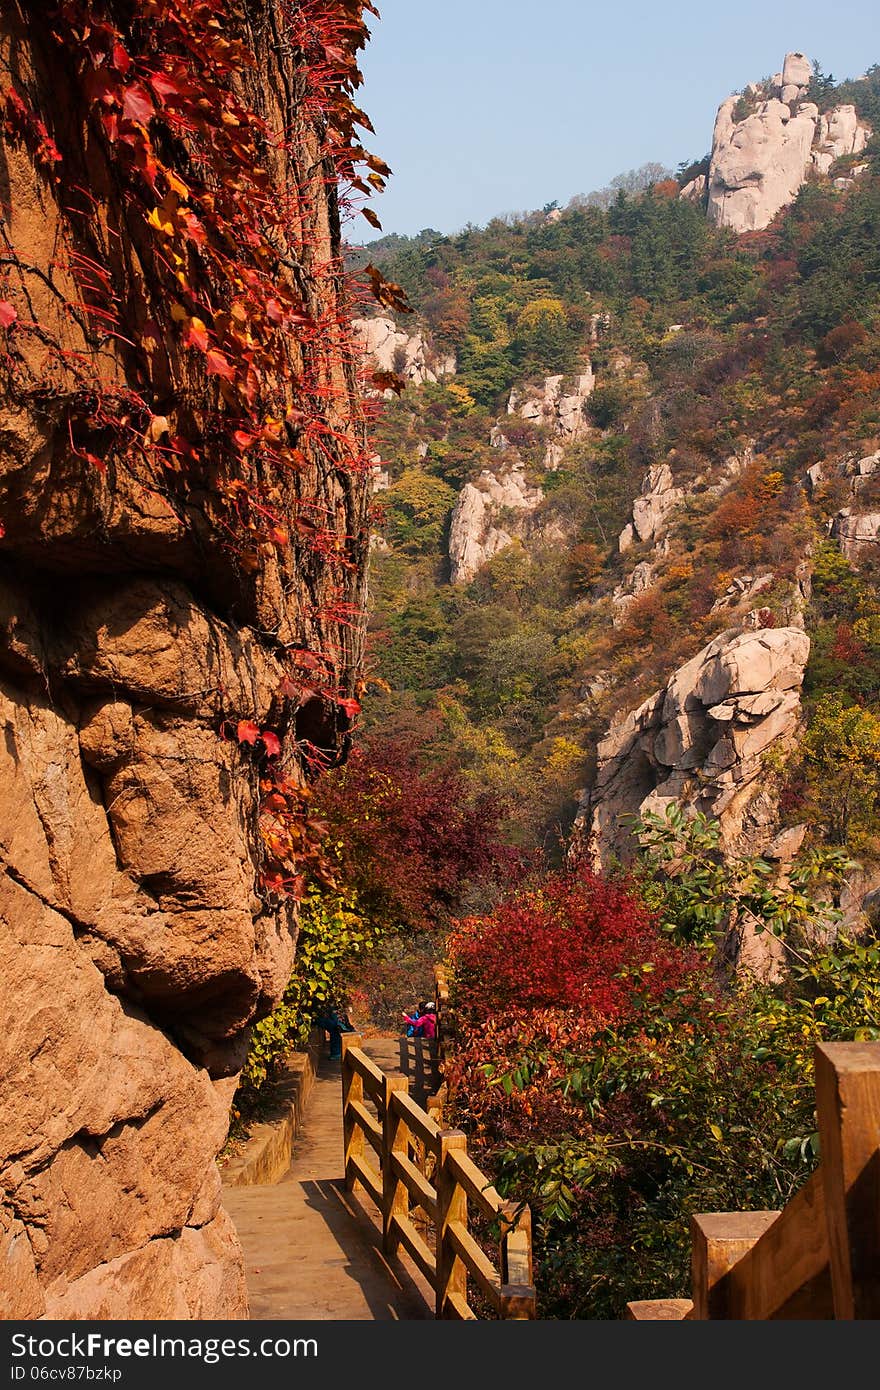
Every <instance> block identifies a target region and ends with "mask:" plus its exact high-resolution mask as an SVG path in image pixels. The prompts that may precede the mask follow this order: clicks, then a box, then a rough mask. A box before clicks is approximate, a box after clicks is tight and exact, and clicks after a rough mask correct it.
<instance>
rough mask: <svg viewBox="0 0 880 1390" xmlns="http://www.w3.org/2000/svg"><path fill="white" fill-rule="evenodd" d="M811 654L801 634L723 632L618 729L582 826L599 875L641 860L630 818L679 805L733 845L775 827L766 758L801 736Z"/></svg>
mask: <svg viewBox="0 0 880 1390" xmlns="http://www.w3.org/2000/svg"><path fill="white" fill-rule="evenodd" d="M809 651H810V641H809V638H808V637H807V636H806V635H805V633H803V632H802V631H800V629H798V628H793V627H789V628H770V629H765V630H762V631H758V632H744V633H738V634H735V633H732V632H727V633H722V634H721V635H720V636H718V637H716V638H715V640H714V641H712V642H710V643H709V645H708V646H707V647H705V648H704V649H703V650H702V651H701V652H700V653H699V654H698V655H697V656H695V657H693V658H692V660H690V661H689V662H687V663H686V664H685V665H684V666H682V667H680V668H679V670H678V671H676V672H675V674H674V676H673V677H672V679H671V680H670V681H669V683H668V685H667V686H666V687H665V688H664V689H663V690H659V691H657V692H656V694H654V695H652V696H650V698H649V699H647V700H646V701H645V702H644V704H642V705H641V706H640V707H639V708H638V709H637V710H634V711H633V712H632V713H631V714H629V715H628V716H627V718H626V719H624V720H623V722H622V723H620V724H617V725H614V726H612V728H611V729H609V731H608V733H607V734H606V736H605V738H604V739H602V741H601V742H600V743H599V748H598V755H599V763H598V770H597V773H596V780H595V786H594V787H593V788H592V789H591V790H590V791H589V792H588V793H587V794H586V796H585V799H584V801H583V803H582V805H581V809H580V812H579V814H578V820H577V824H578V826H579V828H580V830H581V833H582V834H583V835H584V836H585V837H586V839H587V841H588V843H589V846H590V850H591V853H592V856H593V859H594V862H595V863H596V865H597V866H598V867H607V865H608V863H609V861H610V860H611V858H612V856H617V857H619V858H622V859H623V860H624V861H626V860H628V859H631V857H632V852H633V841H632V832H631V826H630V822H629V821H628V819H626V818H627V817H630V816H637V815H639V814H641V813H643V812H645V811H648V810H651V811H659V812H661V813H662V810H663V807H664V806H665V805H666V804H668V803H669V802H670V801H680V802H687V803H691V804H693V805H694V806H696V807H697V809H699V810H701V811H703V812H705V813H706V814H707V815H711V816H713V817H717V818H718V819H719V820H720V822H721V827H722V833H723V837H724V841H725V843H726V844H728V845H731V846H733V845H736V844H737V843H738V842H741V841H742V840H743V837H745V838H748V837H749V835H750V834H752V833H755V832H760V831H761V829H762V828H766V826H767V825H769V824H770V823H771V821H772V812H773V810H775V807H773V806H771V805H770V804H769V802H768V800H767V795H766V790H765V788H764V786H763V785H762V779H761V775H760V774H761V768H762V759H763V756H764V754H766V752H767V751H768V749H770V748H786V747H787V746H789V745H790V742H791V740H792V739H793V737H794V735H795V732H796V730H797V728H798V723H799V718H800V687H801V684H802V682H803V676H804V668H805V666H806V662H807V658H808V656H809Z"/></svg>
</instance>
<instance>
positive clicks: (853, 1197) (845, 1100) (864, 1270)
mask: <svg viewBox="0 0 880 1390" xmlns="http://www.w3.org/2000/svg"><path fill="white" fill-rule="evenodd" d="M815 1062H816V1114H817V1117H818V1121H819V1137H820V1142H821V1146H822V1164H821V1172H822V1176H823V1180H824V1189H825V1213H826V1218H827V1223H828V1246H829V1253H830V1265H831V1282H832V1288H833V1297H834V1316H835V1317H836V1318H842V1319H847V1320H851V1319H854V1318H880V1043H871V1042H867V1043H859V1042H853V1043H823V1044H820V1045H818V1046H817V1047H816V1053H815Z"/></svg>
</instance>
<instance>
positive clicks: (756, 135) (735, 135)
mask: <svg viewBox="0 0 880 1390" xmlns="http://www.w3.org/2000/svg"><path fill="white" fill-rule="evenodd" d="M812 75H813V69H812V64H811V63H810V61H809V59H808V58H806V57H805V56H804V54H803V53H787V54H786V55H785V62H784V64H783V68H782V71H781V72H778V73H775V74H774V76H773V77H772V78H771V79H770V80H769V82H766V83H753V84H751V85H750V86H749V87H747V88H746V90H745V92H744V93H734V95H733V96H729V97H727V99H726V100H725V101H723V102H722V103H721V105H720V106H719V108H718V114H717V116H716V119H715V129H714V132H713V135H712V154H711V160H710V164H709V170H708V173H707V174H705V175H701V176H700V177H698V178H697V179H695V180H694V181H693V182H692V183H690V184H688V185H687V186H686V187H685V188H684V189H683V190H682V196H683V197H687V198H705V200H706V205H707V213H708V217H709V221H710V222H714V223H715V225H716V226H719V227H731V228H732V229H733V230H734V231H735V232H753V231H760V230H762V229H763V228H764V227H767V226H769V225H770V223H771V222H772V221H773V218H774V217H775V216H776V214H777V213H778V212H779V211H780V209H781V208H785V207H788V206H789V205H790V204H791V203H793V202H794V200H795V198H796V197H797V194H798V191H799V189H800V188H801V186H802V184H804V183H805V182H806V181H807V179H808V178H809V177H810V176H811V175H814V176H815V175H817V174H819V175H821V174H827V173H828V172H829V170H830V169H831V168H832V166H833V165H834V163H835V161H836V160H838V159H841V158H843V157H844V156H846V155H858V154H861V152H862V151H863V150H864V148H865V146H866V144H867V142H868V140H869V139H870V136H871V134H872V131H871V128H870V126H869V125H868V124H867V122H865V121H862V120H860V119H859V117H858V114H857V112H856V108H855V107H854V106H852V105H849V104H843V105H840V106H837V107H835V108H834V109H833V110H831V111H827V112H825V113H824V114H822V113H820V111H819V107H818V106H817V105H816V104H815V102H813V101H810V100H808V95H809V87H810V80H811V78H812ZM860 168H861V169H863V168H864V165H862V166H855V167H854V168H852V169H851V170H850V171H849V177H852V176H854V175H855V174H856V173H857V172H859V171H860ZM847 182H848V178H847V177H845V176H844V177H843V178H842V184H843V186H846V184H847Z"/></svg>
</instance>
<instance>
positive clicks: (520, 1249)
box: [501, 1202, 534, 1285]
mask: <svg viewBox="0 0 880 1390" xmlns="http://www.w3.org/2000/svg"><path fill="white" fill-rule="evenodd" d="M501 1217H502V1238H501V1281H502V1283H504V1284H518V1285H527V1284H528V1285H530V1284H532V1283H533V1282H534V1275H533V1273H532V1213H531V1211H530V1210H529V1208H528V1207H527V1206H517V1205H516V1203H514V1202H507V1203H506V1204H505V1206H504V1208H503V1210H502V1213H501Z"/></svg>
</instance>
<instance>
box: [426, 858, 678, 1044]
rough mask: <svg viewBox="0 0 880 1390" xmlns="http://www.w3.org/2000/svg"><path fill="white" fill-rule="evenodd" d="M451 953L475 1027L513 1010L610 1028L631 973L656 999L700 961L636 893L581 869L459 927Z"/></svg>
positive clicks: (460, 997) (459, 995)
mask: <svg viewBox="0 0 880 1390" xmlns="http://www.w3.org/2000/svg"><path fill="white" fill-rule="evenodd" d="M450 955H451V959H452V961H453V964H454V967H455V973H456V1003H457V1006H458V1008H459V1009H460V1011H461V1012H462V1014H463V1016H469V1015H473V1018H474V1021H475V1022H482V1021H484V1020H485V1019H486V1018H487V1017H488V1016H490V1015H492V1014H493V1013H495V1012H496V1011H504V1012H506V1011H508V1010H511V1009H514V1008H515V1009H517V1010H529V1009H542V1008H553V1009H577V1010H579V1011H581V1013H582V1014H583V1015H585V1016H587V1017H589V1018H590V1019H591V1020H592V1021H593V1022H597V1021H599V1020H601V1021H603V1022H612V1021H615V1020H617V1019H619V1018H621V1017H622V1016H623V1015H624V1014H625V1013H627V1012H628V1011H629V1009H630V1007H631V1002H632V998H633V974H634V973H636V974H638V976H639V986H640V990H641V991H642V992H643V993H644V990H645V987H647V992H648V995H649V997H657V996H659V995H661V994H663V993H664V992H665V991H666V990H667V989H670V988H675V987H676V986H678V985H679V984H680V983H681V982H682V981H683V980H684V978H685V977H686V975H687V974H688V973H689V972H690V971H691V970H692V969H693V968H694V966H695V965H696V963H697V957H696V956H695V955H694V953H692V952H691V951H688V950H683V949H681V948H680V947H676V946H673V945H671V944H669V943H668V942H666V941H665V940H664V939H663V938H662V937H661V935H660V932H659V929H658V925H657V922H656V920H655V918H654V917H653V916H652V914H651V913H650V912H649V911H648V910H647V908H646V907H645V906H644V905H643V904H642V903H641V902H640V901H639V899H638V898H637V897H635V895H634V894H633V893H632V892H631V890H629V889H628V888H627V887H626V886H624V885H623V884H621V883H608V882H605V881H603V880H602V879H600V878H597V877H596V876H595V875H594V874H592V873H590V872H589V871H586V870H584V869H578V870H575V871H571V872H559V873H556V874H553V875H550V876H549V877H548V878H547V879H546V880H545V881H544V882H543V883H542V884H541V885H540V887H538V888H530V889H527V890H525V891H523V892H521V893H519V894H518V895H516V896H515V897H514V898H512V899H510V900H509V901H508V902H506V903H504V904H502V906H501V907H500V908H498V910H497V911H496V912H495V914H494V915H493V916H492V917H472V918H468V919H466V920H465V921H463V922H460V923H459V924H458V931H457V933H456V935H455V936H454V937H453V938H452V940H451V941H450ZM625 967H626V970H627V975H628V978H627V977H622V972H623V970H624V968H625Z"/></svg>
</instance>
